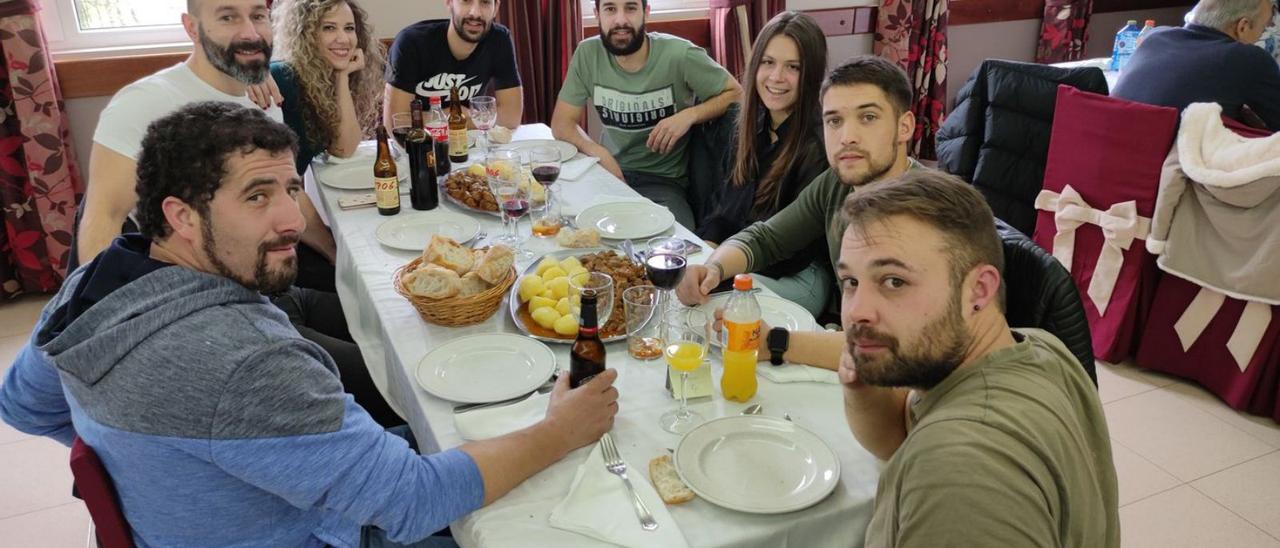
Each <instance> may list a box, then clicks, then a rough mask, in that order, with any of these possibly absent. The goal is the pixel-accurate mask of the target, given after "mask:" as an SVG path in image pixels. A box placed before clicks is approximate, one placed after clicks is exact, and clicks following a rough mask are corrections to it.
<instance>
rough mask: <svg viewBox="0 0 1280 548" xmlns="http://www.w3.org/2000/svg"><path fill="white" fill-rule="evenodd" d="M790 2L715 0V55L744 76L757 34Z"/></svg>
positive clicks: (733, 72)
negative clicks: (743, 72)
mask: <svg viewBox="0 0 1280 548" xmlns="http://www.w3.org/2000/svg"><path fill="white" fill-rule="evenodd" d="M786 4H787V3H786V1H785V0H711V2H710V7H711V58H712V59H715V61H716V62H717V63H720V66H722V67H724V68H725V70H728V71H729V74H731V75H733V77H734V78H738V79H741V78H742V71H744V70H746V68H747V58H748V57H750V56H751V48H752V47H754V46H753V41H754V40H755V38H756V35H757V34H760V29H762V28H764V25H765V24H766V23H768V22H769V20H770V19H773V16H775V15H777V14H779V13H781V12H782V10H784V9H786V7H787V6H786Z"/></svg>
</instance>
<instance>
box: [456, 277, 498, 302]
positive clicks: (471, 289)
mask: <svg viewBox="0 0 1280 548" xmlns="http://www.w3.org/2000/svg"><path fill="white" fill-rule="evenodd" d="M490 287H492V286H490V285H489V284H488V283H487V282H485V281H484V280H483V279H481V278H480V275H479V274H477V273H475V272H468V273H466V274H465V275H464V276H462V289H461V290H459V291H458V296H459V297H466V296H467V295H475V294H476V293H483V292H485V291H486V290H488V289H489V288H490Z"/></svg>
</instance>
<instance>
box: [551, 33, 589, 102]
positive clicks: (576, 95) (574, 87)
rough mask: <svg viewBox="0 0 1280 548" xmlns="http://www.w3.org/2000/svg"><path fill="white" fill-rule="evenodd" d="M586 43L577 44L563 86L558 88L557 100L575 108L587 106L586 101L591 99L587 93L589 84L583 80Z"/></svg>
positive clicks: (586, 54) (585, 62)
mask: <svg viewBox="0 0 1280 548" xmlns="http://www.w3.org/2000/svg"><path fill="white" fill-rule="evenodd" d="M587 47H588V46H587V45H586V43H585V42H584V43H582V44H578V49H577V51H574V52H573V58H572V59H570V60H569V70H568V71H567V72H565V75H564V84H563V85H562V86H561V87H560V95H559V99H560V100H561V101H564V102H566V103H569V104H570V105H573V106H575V107H580V106H583V105H585V104H587V99H589V98H590V97H591V94H590V93H589V91H588V88H589V86H590V83H589V82H588V81H587V80H585V79H584V78H583V76H584V74H583V73H584V67H583V65H585V64H587V60H586V57H587V56H588V55H589V54H588V53H587V52H586V51H585V50H586V49H587Z"/></svg>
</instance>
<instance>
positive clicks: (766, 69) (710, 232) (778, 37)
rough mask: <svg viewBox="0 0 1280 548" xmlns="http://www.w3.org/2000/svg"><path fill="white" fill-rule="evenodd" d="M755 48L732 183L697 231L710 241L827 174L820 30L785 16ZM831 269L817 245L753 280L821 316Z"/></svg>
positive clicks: (802, 18) (770, 211) (745, 82)
mask: <svg viewBox="0 0 1280 548" xmlns="http://www.w3.org/2000/svg"><path fill="white" fill-rule="evenodd" d="M755 44H756V45H755V48H754V50H753V51H752V52H751V61H750V63H749V64H748V66H747V70H746V72H744V73H743V76H742V89H743V95H742V102H741V106H742V108H741V110H740V112H739V119H738V127H737V135H736V142H735V143H734V146H735V150H734V153H733V155H732V158H733V164H732V166H731V167H730V170H729V173H730V178H729V181H727V182H726V183H725V184H724V185H723V186H721V187H720V188H719V189H717V192H716V196H715V200H714V203H715V204H716V209H715V211H714V212H713V213H712V214H711V215H710V216H709V217H708V218H707V219H705V220H704V222H703V223H702V224H700V225H699V226H698V231H697V232H698V235H699V236H701V237H702V238H703V239H705V240H707V241H710V242H722V241H724V240H725V239H726V238H728V237H730V236H732V235H734V234H736V233H737V232H738V231H740V230H742V229H743V228H745V227H746V226H747V225H749V224H751V223H753V222H757V221H764V220H767V219H769V218H770V217H772V216H773V215H774V214H775V213H777V212H778V211H779V210H781V209H782V208H784V207H786V206H787V205H788V204H790V203H791V202H792V201H793V200H795V199H796V196H798V195H799V194H800V191H801V190H803V189H804V188H805V187H806V186H808V185H809V183H810V182H811V181H813V179H814V178H816V177H817V176H818V175H820V174H821V173H822V172H823V171H825V170H826V169H827V168H828V165H827V159H826V154H825V151H824V148H823V144H822V127H821V113H820V111H821V102H820V101H819V97H818V95H819V93H818V92H819V90H820V88H821V86H822V77H823V75H824V74H825V73H826V70H827V40H826V36H824V35H823V33H822V29H821V28H819V27H818V24H817V22H815V21H814V20H813V18H811V17H809V16H808V15H805V14H802V13H798V12H794V11H786V12H782V13H779V14H778V15H777V16H775V17H774V18H773V19H772V20H770V21H769V23H768V24H767V25H765V27H764V29H762V30H761V31H760V36H758V37H757V38H756V42H755ZM829 262H830V260H829V259H827V252H826V248H825V247H824V246H823V243H822V242H814V243H813V244H812V245H810V246H808V247H806V248H805V249H803V250H801V251H800V252H799V253H796V255H795V256H793V257H792V258H791V259H788V260H787V261H784V262H782V263H779V264H777V265H774V266H773V267H771V268H769V269H767V270H765V271H763V272H761V273H759V274H757V276H756V277H757V279H759V280H760V281H761V283H763V284H765V285H767V286H768V287H769V288H770V289H772V290H774V291H775V292H776V293H778V294H779V295H781V296H782V297H784V298H786V299H789V300H792V301H795V302H797V303H799V304H800V305H802V306H804V307H805V308H806V309H808V310H809V311H810V312H812V313H813V314H814V315H818V314H820V313H821V312H822V311H823V310H824V309H825V308H826V302H827V298H828V297H829V294H830V291H831V289H830V288H831V287H832V286H833V285H834V284H833V283H832V280H831V278H832V273H831V266H830V265H829V264H828V263H829Z"/></svg>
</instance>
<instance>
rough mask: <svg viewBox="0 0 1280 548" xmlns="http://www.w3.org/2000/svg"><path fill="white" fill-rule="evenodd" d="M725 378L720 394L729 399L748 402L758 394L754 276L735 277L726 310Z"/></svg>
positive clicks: (757, 313) (758, 311) (721, 382)
mask: <svg viewBox="0 0 1280 548" xmlns="http://www.w3.org/2000/svg"><path fill="white" fill-rule="evenodd" d="M724 328H725V331H726V332H727V335H728V336H727V337H726V340H725V344H724V375H722V376H721V377H720V391H721V392H722V393H724V397H725V399H727V400H733V401H736V402H745V401H747V400H750V399H751V398H752V397H753V396H755V395H756V351H757V349H759V348H760V303H759V302H758V301H756V296H755V294H754V293H752V291H751V275H750V274H739V275H737V276H734V278H733V295H731V296H730V297H729V303H728V304H727V305H726V306H725V308H724Z"/></svg>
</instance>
